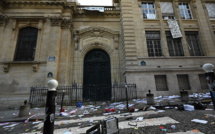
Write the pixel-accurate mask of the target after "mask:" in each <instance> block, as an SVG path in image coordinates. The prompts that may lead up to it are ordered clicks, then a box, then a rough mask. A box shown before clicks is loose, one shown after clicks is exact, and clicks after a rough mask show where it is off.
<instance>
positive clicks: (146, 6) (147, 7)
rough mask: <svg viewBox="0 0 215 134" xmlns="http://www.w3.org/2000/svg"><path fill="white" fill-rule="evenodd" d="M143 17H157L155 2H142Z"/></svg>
mask: <svg viewBox="0 0 215 134" xmlns="http://www.w3.org/2000/svg"><path fill="white" fill-rule="evenodd" d="M142 8H143V18H145V19H156V14H155V6H154V3H147V2H142Z"/></svg>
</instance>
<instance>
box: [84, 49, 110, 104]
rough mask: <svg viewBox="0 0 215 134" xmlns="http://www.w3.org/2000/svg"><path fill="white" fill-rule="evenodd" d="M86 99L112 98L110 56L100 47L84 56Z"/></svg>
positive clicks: (102, 99)
mask: <svg viewBox="0 0 215 134" xmlns="http://www.w3.org/2000/svg"><path fill="white" fill-rule="evenodd" d="M83 98H84V100H85V101H108V100H111V70H110V57H109V55H108V54H107V53H106V52H105V51H103V50H100V49H95V50H92V51H90V52H88V53H87V54H86V56H85V58H84V88H83Z"/></svg>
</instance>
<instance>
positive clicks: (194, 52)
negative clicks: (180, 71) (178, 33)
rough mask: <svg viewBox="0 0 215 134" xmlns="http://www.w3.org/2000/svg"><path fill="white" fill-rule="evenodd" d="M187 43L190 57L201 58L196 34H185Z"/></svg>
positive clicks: (201, 53) (201, 54)
mask: <svg viewBox="0 0 215 134" xmlns="http://www.w3.org/2000/svg"><path fill="white" fill-rule="evenodd" d="M185 34H186V39H187V43H188V44H189V50H190V56H203V52H202V49H201V45H200V42H199V38H198V32H185Z"/></svg>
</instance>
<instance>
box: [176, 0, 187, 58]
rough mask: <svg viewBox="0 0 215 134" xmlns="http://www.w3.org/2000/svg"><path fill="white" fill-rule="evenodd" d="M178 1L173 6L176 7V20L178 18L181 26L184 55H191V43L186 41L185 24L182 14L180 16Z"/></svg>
mask: <svg viewBox="0 0 215 134" xmlns="http://www.w3.org/2000/svg"><path fill="white" fill-rule="evenodd" d="M178 3H179V1H178V0H174V1H173V8H174V9H175V17H176V20H178V21H177V22H178V25H179V27H180V30H181V34H182V39H181V43H182V46H183V50H184V56H190V53H189V45H188V43H187V41H186V36H185V31H184V26H183V22H182V19H181V16H180V10H179V7H178Z"/></svg>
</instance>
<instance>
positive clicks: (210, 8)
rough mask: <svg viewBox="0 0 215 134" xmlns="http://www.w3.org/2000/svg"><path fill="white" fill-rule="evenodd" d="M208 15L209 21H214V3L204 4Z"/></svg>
mask: <svg viewBox="0 0 215 134" xmlns="http://www.w3.org/2000/svg"><path fill="white" fill-rule="evenodd" d="M205 5H206V8H207V10H208V15H209V18H210V19H215V3H206V4H205Z"/></svg>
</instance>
